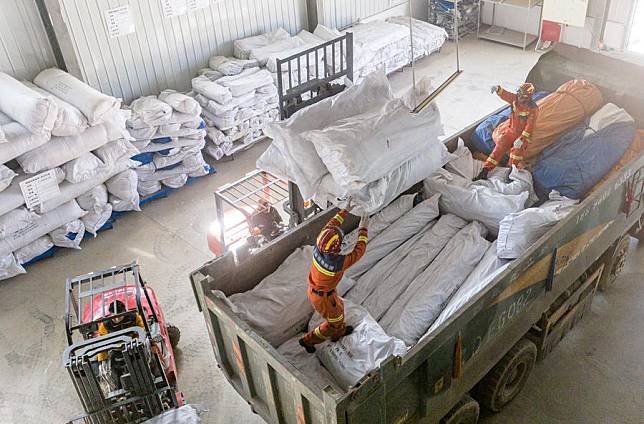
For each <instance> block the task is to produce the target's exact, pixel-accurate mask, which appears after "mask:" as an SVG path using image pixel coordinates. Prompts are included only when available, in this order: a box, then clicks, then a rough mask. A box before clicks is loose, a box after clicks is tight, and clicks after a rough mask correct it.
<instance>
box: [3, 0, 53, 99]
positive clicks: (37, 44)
mask: <svg viewBox="0 0 644 424" xmlns="http://www.w3.org/2000/svg"><path fill="white" fill-rule="evenodd" d="M0 10H1V12H0V71H2V72H6V73H8V74H10V75H13V76H14V77H16V78H21V79H33V77H35V76H36V74H37V73H38V72H40V71H41V70H42V69H44V68H47V67H51V66H55V65H56V61H55V59H54V54H53V52H52V50H51V47H50V46H49V40H48V38H47V33H46V32H45V28H44V26H43V24H42V21H41V20H40V15H39V14H38V9H37V8H36V3H35V2H33V1H31V0H0ZM0 95H1V93H0Z"/></svg>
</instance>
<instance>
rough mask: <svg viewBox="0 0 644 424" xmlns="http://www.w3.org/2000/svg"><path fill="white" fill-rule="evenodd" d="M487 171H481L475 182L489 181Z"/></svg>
mask: <svg viewBox="0 0 644 424" xmlns="http://www.w3.org/2000/svg"><path fill="white" fill-rule="evenodd" d="M487 173H488V171H487V169H485V168H483V169H481V172H479V174H478V175H477V176H476V177H475V178H474V180H473V181H478V180H487Z"/></svg>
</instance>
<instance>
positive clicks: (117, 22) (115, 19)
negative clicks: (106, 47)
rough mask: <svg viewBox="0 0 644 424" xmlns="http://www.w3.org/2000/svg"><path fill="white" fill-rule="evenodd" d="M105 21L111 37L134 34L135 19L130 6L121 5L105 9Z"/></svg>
mask: <svg viewBox="0 0 644 424" xmlns="http://www.w3.org/2000/svg"><path fill="white" fill-rule="evenodd" d="M105 23H106V24H107V33H108V35H109V36H110V38H116V37H120V36H122V35H127V34H132V33H133V32H134V20H133V19H132V13H130V6H129V5H125V6H120V7H116V8H114V9H109V10H106V11H105Z"/></svg>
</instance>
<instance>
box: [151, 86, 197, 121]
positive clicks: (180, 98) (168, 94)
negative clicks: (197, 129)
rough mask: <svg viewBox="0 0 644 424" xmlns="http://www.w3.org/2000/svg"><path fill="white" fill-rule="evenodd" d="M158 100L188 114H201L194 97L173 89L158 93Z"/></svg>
mask: <svg viewBox="0 0 644 424" xmlns="http://www.w3.org/2000/svg"><path fill="white" fill-rule="evenodd" d="M159 100H161V101H163V102H165V103H167V104H169V105H170V106H171V107H172V108H173V109H174V110H176V111H177V112H181V113H186V114H189V115H199V114H201V107H200V106H199V103H197V101H196V100H195V99H193V98H192V97H190V96H186V95H185V94H183V93H179V92H176V91H174V90H169V89H168V90H163V91H162V92H161V93H160V94H159Z"/></svg>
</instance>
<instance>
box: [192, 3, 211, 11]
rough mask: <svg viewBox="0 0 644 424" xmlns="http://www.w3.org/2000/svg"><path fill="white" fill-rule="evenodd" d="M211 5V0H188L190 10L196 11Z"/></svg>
mask: <svg viewBox="0 0 644 424" xmlns="http://www.w3.org/2000/svg"><path fill="white" fill-rule="evenodd" d="M207 7H210V0H188V10H190V11H191V12H192V11H195V10H198V9H205V8H207Z"/></svg>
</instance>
